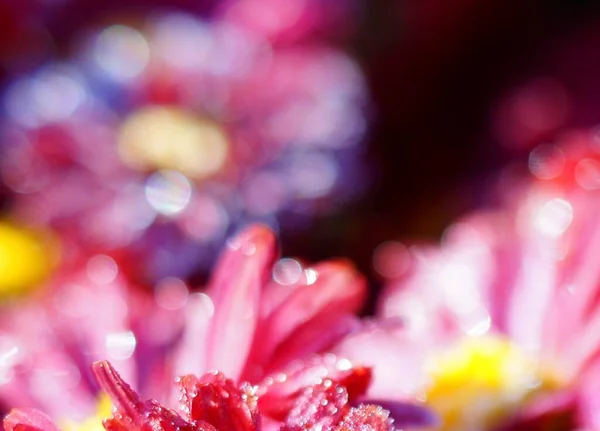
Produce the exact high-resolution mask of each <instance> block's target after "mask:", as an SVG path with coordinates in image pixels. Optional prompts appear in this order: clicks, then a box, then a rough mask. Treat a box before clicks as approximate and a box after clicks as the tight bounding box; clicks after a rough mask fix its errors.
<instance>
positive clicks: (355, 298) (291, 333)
mask: <svg viewBox="0 0 600 431" xmlns="http://www.w3.org/2000/svg"><path fill="white" fill-rule="evenodd" d="M313 271H314V274H316V280H314V281H313V282H311V283H306V284H304V285H302V286H298V287H296V288H295V290H294V291H293V292H292V293H291V294H290V295H289V296H288V297H287V298H285V300H284V301H283V302H282V303H281V304H280V305H279V306H278V307H277V308H276V309H275V310H274V311H273V312H272V313H271V315H270V316H269V317H267V318H266V319H265V320H264V321H261V322H260V324H259V330H258V331H259V332H260V334H261V336H260V340H257V342H256V343H255V344H254V346H253V351H252V353H251V360H250V363H251V364H252V365H260V364H264V363H266V362H268V361H269V359H270V357H271V355H273V353H275V350H276V349H277V348H278V346H279V345H280V344H281V343H282V342H284V341H285V340H286V339H293V338H294V337H296V335H297V334H296V333H295V331H296V330H298V328H299V327H301V326H302V325H306V324H308V322H310V321H311V320H320V319H322V323H321V324H318V325H317V326H320V329H321V331H322V332H327V330H328V329H329V328H330V326H329V324H331V323H333V322H331V321H329V322H328V324H327V325H325V324H323V323H324V321H325V320H326V319H325V317H326V316H328V315H332V314H333V313H335V314H336V315H337V316H340V318H341V319H344V318H345V317H346V316H347V315H353V314H354V313H356V312H357V311H358V310H359V309H360V308H361V306H362V305H363V302H364V299H365V296H366V282H365V280H364V278H363V277H362V276H361V275H360V274H359V273H358V272H357V271H356V270H355V269H354V267H353V266H352V265H351V264H349V263H348V262H345V261H332V262H326V263H322V264H320V265H317V266H315V267H314V269H313ZM334 327H335V325H334ZM311 329H312V330H311V331H310V332H314V329H315V328H314V327H313V328H311ZM316 329H319V328H318V327H317V328H316ZM337 329H338V328H336V331H337ZM327 335H329V334H327ZM326 338H331V337H326ZM292 344H293V340H292ZM313 351H314V350H313ZM281 353H282V351H281V350H280V351H279V354H281ZM283 353H285V352H283Z"/></svg>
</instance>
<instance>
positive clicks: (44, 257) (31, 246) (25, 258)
mask: <svg viewBox="0 0 600 431" xmlns="http://www.w3.org/2000/svg"><path fill="white" fill-rule="evenodd" d="M58 257H59V246H58V242H57V240H56V239H55V238H54V237H53V236H52V235H51V234H49V233H48V232H42V231H35V230H32V229H28V228H25V227H22V226H17V225H15V224H12V223H10V222H6V221H0V297H2V298H6V297H8V296H14V295H16V294H19V293H25V292H27V291H29V290H30V289H32V288H34V287H36V286H38V285H39V284H40V283H41V282H43V281H44V280H46V278H47V277H48V276H49V275H50V274H51V273H52V270H53V269H54V267H55V266H56V264H57V262H58Z"/></svg>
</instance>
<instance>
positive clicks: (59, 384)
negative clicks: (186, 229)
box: [0, 226, 432, 429]
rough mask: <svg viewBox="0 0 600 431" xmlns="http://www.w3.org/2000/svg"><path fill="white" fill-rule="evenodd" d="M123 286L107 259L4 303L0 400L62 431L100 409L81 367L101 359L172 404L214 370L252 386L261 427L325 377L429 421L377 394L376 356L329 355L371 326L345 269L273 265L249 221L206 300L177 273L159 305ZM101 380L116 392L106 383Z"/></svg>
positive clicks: (358, 283)
mask: <svg viewBox="0 0 600 431" xmlns="http://www.w3.org/2000/svg"><path fill="white" fill-rule="evenodd" d="M128 284H129V283H128V281H127V279H126V277H124V276H123V275H122V274H121V273H120V271H119V268H118V266H117V265H116V263H115V261H114V260H112V259H111V258H109V257H108V256H105V255H97V256H94V257H93V258H92V259H90V260H89V261H87V262H85V263H84V264H82V265H81V266H80V267H79V269H78V270H74V271H68V272H64V273H61V274H58V275H56V276H55V277H54V279H53V280H52V281H51V282H50V285H49V286H46V287H45V288H44V289H40V290H39V291H38V292H37V293H36V295H35V296H30V297H28V298H26V299H22V300H20V301H18V302H17V301H15V302H14V303H13V304H12V306H10V307H5V309H4V310H2V314H1V315H0V359H1V361H0V400H2V403H3V405H4V406H5V407H11V406H25V407H32V408H36V409H40V410H42V411H44V412H45V413H46V414H48V415H49V416H50V418H52V420H53V421H56V422H57V423H59V424H65V426H64V427H65V428H69V427H71V425H69V424H73V423H75V424H77V423H88V422H87V421H88V420H89V419H90V418H93V417H94V414H95V413H94V412H95V411H97V410H98V404H99V405H100V406H103V405H104V401H103V400H102V399H101V398H99V397H98V387H97V386H96V384H95V383H94V379H93V376H92V375H90V373H89V369H88V364H90V363H91V362H92V361H95V360H99V359H100V358H106V359H109V360H110V361H111V362H113V363H114V364H115V367H116V368H118V369H119V371H120V373H122V374H123V376H124V377H125V378H126V380H127V381H130V382H132V384H133V385H134V387H136V388H137V389H138V390H139V391H140V393H141V394H142V396H143V397H150V396H151V397H153V398H156V399H158V400H159V402H162V403H165V404H167V405H172V404H173V403H174V402H175V401H176V399H177V398H178V396H177V395H176V394H173V393H172V390H171V383H172V381H173V380H174V378H175V377H176V376H180V375H184V374H190V373H193V374H195V375H202V374H204V373H205V372H207V371H209V370H213V369H218V370H220V371H222V372H223V373H225V374H226V375H227V376H228V377H229V378H231V379H233V381H235V382H237V383H240V384H241V383H242V382H249V384H251V385H252V386H253V391H255V394H256V396H258V397H259V401H258V406H259V409H260V411H261V414H262V415H263V416H264V418H263V422H265V426H267V425H268V421H275V422H277V421H283V420H284V419H285V418H286V417H288V416H287V415H288V413H289V412H291V411H295V410H294V409H295V407H294V406H295V404H294V403H295V402H296V400H297V399H298V397H299V396H301V397H304V398H306V399H305V401H306V402H309V401H307V400H309V399H310V398H311V396H310V394H305V395H301V393H302V389H303V388H305V387H313V386H314V385H319V384H323V382H324V381H325V379H331V380H333V381H335V382H337V383H339V384H340V385H342V386H343V387H344V388H345V389H344V390H345V391H346V392H345V393H346V394H347V397H348V400H349V401H348V402H350V403H352V404H354V403H356V402H361V401H365V402H366V400H374V401H373V402H375V401H377V403H378V404H383V406H384V407H385V408H386V409H388V410H390V411H391V413H392V416H393V417H394V418H396V419H397V420H401V421H403V422H407V423H408V422H410V423H413V424H414V423H417V424H418V423H421V424H422V423H429V422H431V421H432V416H431V415H430V414H428V413H427V412H425V411H424V410H422V409H421V408H420V407H419V406H418V405H412V404H405V403H404V402H403V398H402V397H401V396H398V395H396V396H389V395H388V394H387V393H385V392H382V391H380V390H379V389H378V387H380V386H381V383H379V384H378V383H377V371H376V370H377V366H378V363H379V362H378V361H379V358H378V357H377V355H376V354H374V355H372V356H371V357H369V356H368V355H367V357H366V360H364V361H363V362H351V361H349V360H348V359H347V358H346V357H344V356H342V355H341V354H336V352H337V351H338V349H339V347H340V346H341V345H342V344H343V342H344V339H345V338H346V337H347V336H349V334H361V333H363V332H365V333H370V332H372V331H374V330H375V329H374V328H377V327H378V324H377V323H376V322H372V323H366V322H363V321H361V320H360V319H359V318H358V317H356V315H355V313H356V312H357V311H358V310H359V309H360V307H361V306H362V303H363V300H364V297H365V293H366V292H365V289H366V286H365V282H364V280H363V278H362V277H361V276H360V275H359V274H358V273H357V272H356V271H355V270H354V269H353V268H352V267H351V266H350V265H349V264H347V263H345V262H335V261H332V262H324V263H321V264H318V265H315V266H313V267H304V266H302V264H301V263H300V262H298V261H296V260H294V259H289V258H286V259H280V260H277V253H276V246H275V238H274V235H273V234H272V232H271V231H269V230H268V229H267V228H265V227H262V226H254V227H251V228H249V229H247V230H246V231H244V232H243V233H241V234H240V235H238V236H237V237H236V238H235V239H233V240H231V241H230V242H229V243H228V246H227V249H226V251H225V252H224V254H223V255H222V257H221V259H220V263H219V265H218V267H217V268H216V270H215V273H214V275H213V277H212V279H211V281H210V283H209V286H208V288H207V290H206V293H189V291H188V289H187V287H186V286H185V284H183V282H181V281H180V280H177V279H174V278H169V279H166V280H163V281H162V282H161V283H160V288H159V289H157V290H156V295H155V297H154V298H152V297H150V296H149V295H148V294H147V293H146V292H144V291H140V290H136V289H131V288H128ZM382 330H383V329H382ZM371 370H373V372H372V371H371ZM96 373H98V369H97V370H96ZM372 374H374V376H375V379H374V381H373V384H371V380H372ZM100 383H101V385H103V387H104V388H105V389H106V388H113V389H114V388H115V386H111V384H110V383H107V380H106V378H104V380H103V379H100ZM388 384H390V385H392V384H394V382H393V381H392V382H388ZM107 385H108V386H107ZM119 385H120V384H119ZM334 387H335V386H334ZM322 389H323V390H325V392H327V393H328V391H329V388H328V387H325V388H322ZM114 391H116V389H114ZM114 391H112V392H111V391H110V390H109V391H108V392H109V395H111V397H112V399H113V401H114V402H115V404H116V406H117V407H119V408H120V409H121V408H123V404H122V401H118V400H116V399H115V392H114ZM315 396H316V395H315ZM319 396H320V395H319ZM323 396H325V395H323ZM327 396H329V395H327ZM310 402H312V401H310ZM345 403H346V402H344V405H345ZM298 408H299V409H301V407H298ZM103 410H106V409H105V408H104V409H103V408H100V411H103ZM129 413H131V412H130V411H129ZM289 414H291V413H289ZM301 414H302V413H301V412H300V411H299V412H298V415H301ZM136 417H137V416H135V417H133V418H132V419H135V418H136ZM92 422H93V420H92ZM69 429H72V427H71V428H69Z"/></svg>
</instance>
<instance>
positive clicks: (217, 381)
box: [179, 373, 259, 431]
mask: <svg viewBox="0 0 600 431" xmlns="http://www.w3.org/2000/svg"><path fill="white" fill-rule="evenodd" d="M179 384H180V387H181V391H182V397H181V401H182V408H183V410H184V411H185V412H186V413H187V414H188V415H189V418H190V420H193V421H198V422H206V423H209V424H211V425H212V426H214V427H215V428H216V429H218V430H219V431H255V430H257V429H258V422H259V414H258V410H257V409H256V400H255V397H254V394H253V393H252V392H251V391H250V388H246V389H244V390H241V389H239V388H238V387H236V386H235V384H234V382H233V381H232V380H231V379H227V378H225V376H224V375H223V374H221V373H216V374H210V373H208V374H205V375H204V376H202V378H200V379H198V378H196V377H195V376H184V377H182V378H181V379H180V381H179Z"/></svg>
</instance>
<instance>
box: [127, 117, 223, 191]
mask: <svg viewBox="0 0 600 431" xmlns="http://www.w3.org/2000/svg"><path fill="white" fill-rule="evenodd" d="M118 149H119V155H120V157H121V160H122V161H123V162H124V163H125V164H127V165H129V166H130V167H132V168H134V169H140V170H154V169H172V170H176V171H179V172H181V173H183V174H185V175H187V176H188V177H190V178H194V179H203V178H206V177H209V176H211V175H214V174H216V173H217V172H219V171H220V169H221V168H222V167H223V165H224V164H225V161H226V159H227V154H228V151H229V141H228V138H227V136H226V134H225V132H224V131H223V129H222V128H221V127H219V125H218V124H217V123H215V122H214V121H211V120H209V119H207V118H204V117H200V116H197V115H194V114H193V113H191V112H188V111H184V110H180V109H176V108H172V107H165V106H151V107H146V108H142V109H140V110H138V111H135V112H133V113H132V114H131V115H130V116H129V117H128V118H127V119H126V120H125V122H124V123H123V125H122V126H121V129H120V131H119V136H118Z"/></svg>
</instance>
